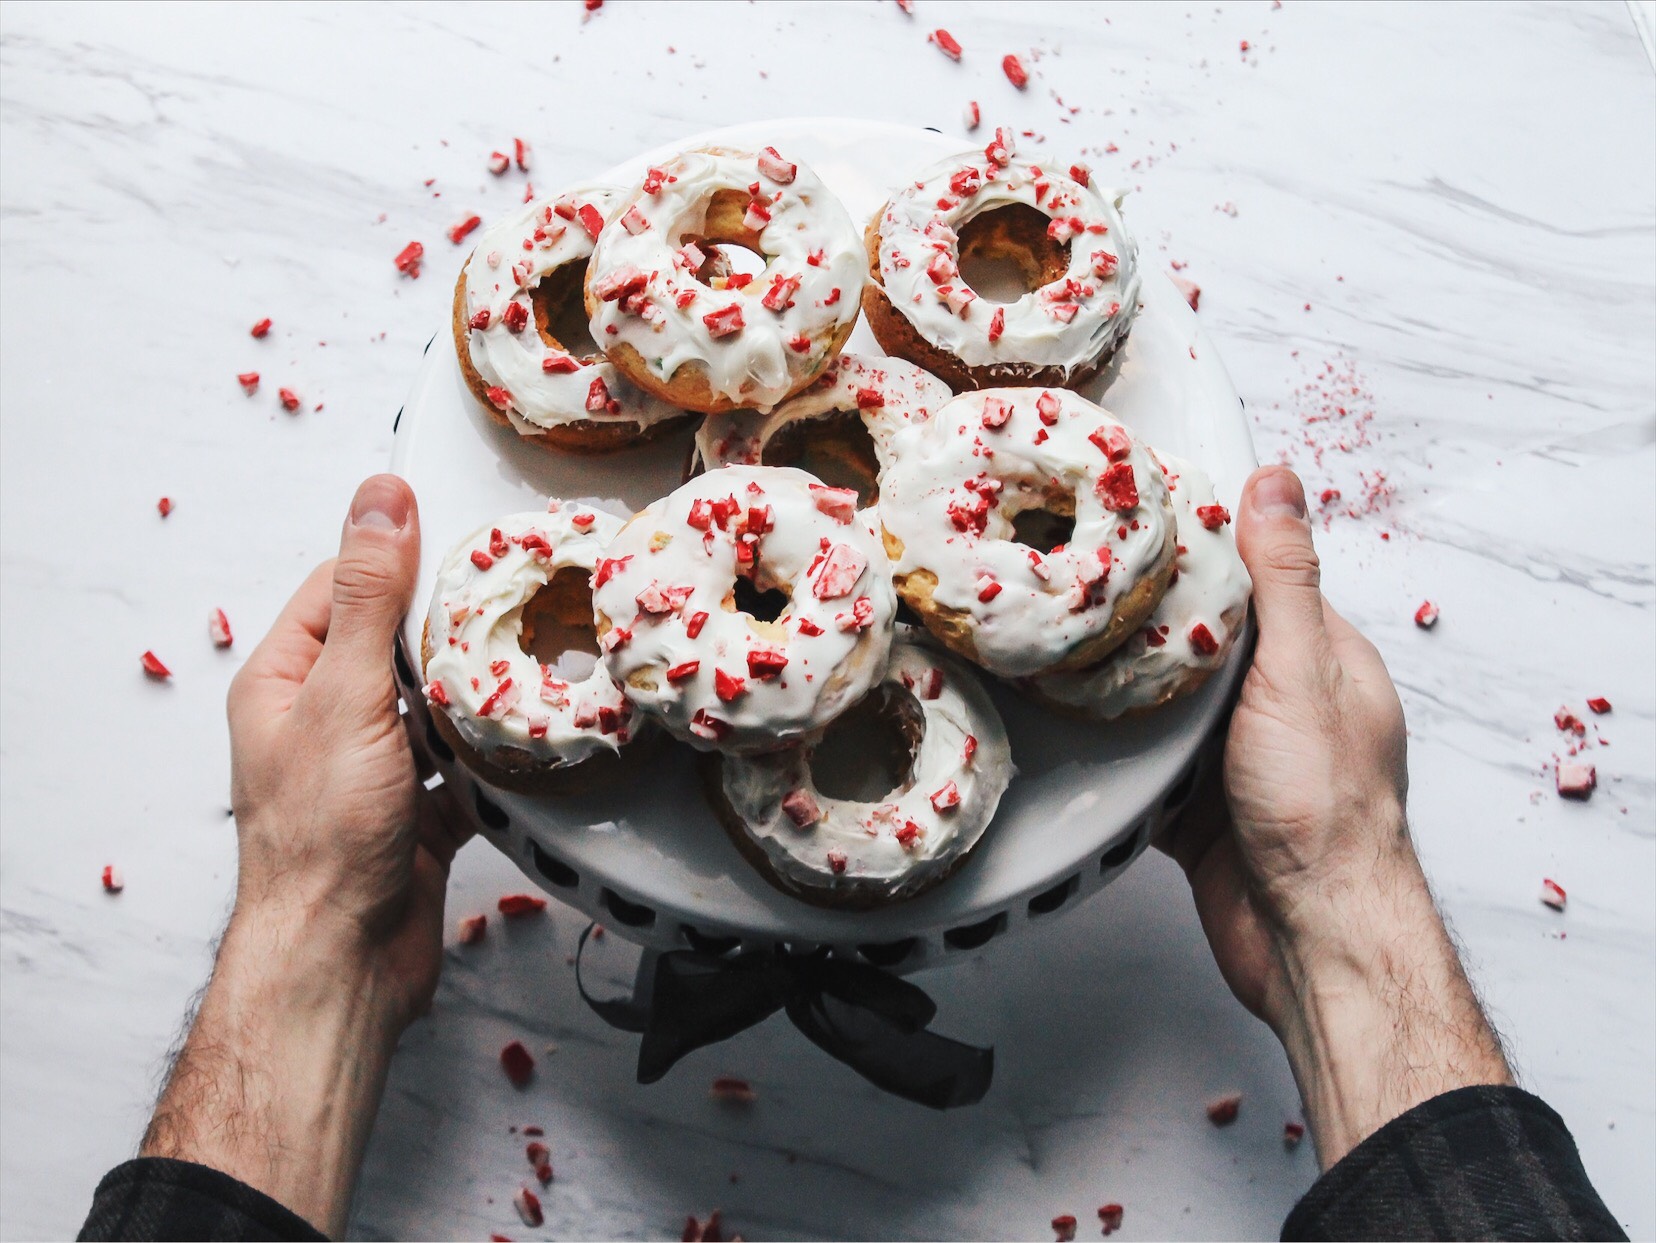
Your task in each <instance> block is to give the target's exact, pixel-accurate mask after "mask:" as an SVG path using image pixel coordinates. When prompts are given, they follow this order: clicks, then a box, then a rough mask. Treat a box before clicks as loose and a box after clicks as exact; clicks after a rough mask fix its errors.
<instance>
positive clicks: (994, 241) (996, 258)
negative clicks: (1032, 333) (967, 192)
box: [956, 203, 1070, 303]
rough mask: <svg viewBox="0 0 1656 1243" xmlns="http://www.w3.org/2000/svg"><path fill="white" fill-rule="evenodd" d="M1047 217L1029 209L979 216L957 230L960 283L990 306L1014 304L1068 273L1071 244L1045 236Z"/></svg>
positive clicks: (1021, 206)
mask: <svg viewBox="0 0 1656 1243" xmlns="http://www.w3.org/2000/svg"><path fill="white" fill-rule="evenodd" d="M1050 223H1051V221H1050V220H1049V218H1048V217H1047V215H1046V213H1045V212H1043V211H1040V210H1038V209H1036V208H1034V207H1030V206H1029V205H1028V204H1026V203H1008V204H1007V205H1006V206H1004V207H992V208H990V209H989V210H988V211H985V212H980V213H979V214H978V215H976V216H973V217H972V218H971V219H970V220H968V221H966V222H965V223H964V224H962V225H961V226H960V228H959V229H957V230H956V235H957V236H958V237H959V238H960V279H961V280H963V281H965V282H966V284H968V285H970V286H971V288H972V292H973V293H975V294H977V295H978V297H980V298H982V299H983V300H984V301H986V302H1000V303H1007V302H1016V301H1017V300H1018V299H1019V298H1022V297H1023V296H1024V295H1025V294H1028V293H1033V292H1034V291H1035V290H1037V289H1039V288H1041V286H1043V285H1049V284H1051V283H1052V282H1053V281H1056V280H1061V279H1062V278H1063V276H1064V273H1065V272H1067V271H1069V264H1070V248H1069V243H1068V242H1058V241H1054V240H1053V239H1052V238H1050V237H1048V236H1047V225H1048V224H1050Z"/></svg>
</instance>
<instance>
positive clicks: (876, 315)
mask: <svg viewBox="0 0 1656 1243" xmlns="http://www.w3.org/2000/svg"><path fill="white" fill-rule="evenodd" d="M1121 199H1122V196H1121V195H1120V194H1117V193H1115V192H1114V191H1107V190H1102V189H1100V188H1099V187H1097V186H1095V185H1094V184H1093V181H1092V175H1091V173H1090V172H1088V171H1087V168H1086V166H1085V165H1083V164H1075V165H1071V166H1070V168H1069V169H1068V170H1065V169H1063V168H1061V167H1055V166H1052V165H1047V164H1034V163H1031V162H1029V161H1027V160H1020V159H1017V158H1015V157H1014V156H1013V153H1012V136H1011V134H1010V133H1009V132H1008V131H1006V130H1004V129H1001V130H996V131H995V139H994V140H993V141H992V142H990V144H989V146H988V147H987V148H986V149H985V150H984V151H981V152H972V153H969V154H966V155H960V156H956V157H954V158H952V159H948V160H944V161H943V162H942V163H940V164H936V165H933V166H932V167H931V168H930V169H928V170H927V171H926V172H925V173H923V174H922V175H921V176H920V178H919V180H917V181H916V182H915V183H914V184H913V185H911V186H909V187H908V188H907V189H906V190H904V191H903V192H902V193H901V194H898V195H897V196H895V197H894V198H893V199H892V200H891V201H890V202H888V203H887V204H886V205H885V206H884V207H882V208H881V209H880V210H879V212H877V213H876V214H875V216H874V219H873V221H872V222H871V223H870V224H869V226H868V229H867V232H866V234H865V236H864V241H865V244H866V247H867V261H868V268H869V275H870V280H869V282H868V285H867V287H866V288H865V290H864V292H863V310H864V312H865V313H866V314H867V316H868V323H869V327H871V328H872V329H873V330H874V336H875V338H876V339H877V340H878V341H879V343H880V345H881V346H882V347H883V348H884V349H885V351H886V352H887V353H888V354H895V355H896V356H897V357H899V358H906V359H908V360H909V361H910V362H912V363H917V364H919V365H920V366H922V367H924V368H926V370H928V371H930V372H933V373H934V374H936V375H939V376H941V377H942V378H943V379H944V380H946V381H947V382H948V383H949V385H950V386H951V387H952V388H954V390H955V391H956V392H962V391H965V390H968V389H980V388H992V387H995V386H997V385H1008V384H1015V385H1025V384H1028V385H1062V386H1066V387H1074V386H1075V385H1078V384H1080V383H1081V382H1082V381H1084V380H1086V379H1087V378H1088V377H1089V376H1091V375H1092V374H1093V373H1094V372H1096V371H1097V370H1098V369H1099V368H1100V367H1102V366H1103V365H1104V363H1105V362H1107V361H1108V360H1109V357H1110V355H1111V354H1112V353H1114V352H1115V350H1116V348H1117V347H1118V346H1120V344H1121V342H1122V341H1123V340H1125V339H1126V336H1127V331H1128V328H1129V327H1130V326H1131V324H1132V321H1133V316H1134V315H1135V314H1136V313H1137V311H1138V297H1139V273H1138V247H1137V245H1136V244H1135V243H1134V241H1133V239H1132V237H1131V236H1130V235H1129V234H1128V232H1127V229H1126V226H1125V225H1124V224H1123V223H1122V219H1121V210H1120V208H1121ZM962 256H965V257H967V258H968V259H971V258H982V259H1004V260H1011V261H1013V262H1014V263H1016V264H1017V266H1018V267H1019V269H1020V270H1021V272H1022V274H1023V277H1024V281H1025V283H1026V284H1027V285H1028V287H1029V290H1030V292H1028V293H1025V294H1024V295H1023V296H1022V297H1020V298H1019V299H1018V300H1017V301H1015V302H1008V303H1004V304H1002V303H996V302H992V301H990V300H989V299H987V298H984V297H981V296H979V294H978V291H977V290H975V289H973V288H972V286H971V285H970V284H969V283H968V282H967V281H966V280H965V279H964V278H963V277H962V276H961V273H960V263H961V258H962Z"/></svg>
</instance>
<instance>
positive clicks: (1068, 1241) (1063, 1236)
mask: <svg viewBox="0 0 1656 1243" xmlns="http://www.w3.org/2000/svg"><path fill="white" fill-rule="evenodd" d="M1008 59H1011V58H1010V57H1008ZM1052 1233H1053V1234H1054V1236H1056V1238H1057V1240H1058V1243H1073V1240H1074V1238H1075V1214H1073V1213H1061V1214H1059V1215H1058V1216H1057V1217H1054V1218H1053V1219H1052Z"/></svg>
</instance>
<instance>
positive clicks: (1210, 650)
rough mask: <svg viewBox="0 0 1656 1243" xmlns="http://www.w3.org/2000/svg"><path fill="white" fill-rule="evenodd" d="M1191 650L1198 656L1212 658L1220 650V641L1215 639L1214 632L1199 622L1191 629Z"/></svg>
mask: <svg viewBox="0 0 1656 1243" xmlns="http://www.w3.org/2000/svg"><path fill="white" fill-rule="evenodd" d="M1190 649H1191V651H1193V652H1195V653H1196V654H1197V655H1198V656H1212V655H1213V654H1214V653H1216V652H1217V651H1218V650H1219V640H1217V639H1215V638H1214V637H1213V631H1211V630H1209V629H1208V628H1207V627H1206V626H1204V625H1203V624H1202V623H1201V622H1197V623H1196V624H1195V625H1194V626H1192V627H1191V628H1190Z"/></svg>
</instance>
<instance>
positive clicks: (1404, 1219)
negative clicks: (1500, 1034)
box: [1282, 1087, 1627, 1239]
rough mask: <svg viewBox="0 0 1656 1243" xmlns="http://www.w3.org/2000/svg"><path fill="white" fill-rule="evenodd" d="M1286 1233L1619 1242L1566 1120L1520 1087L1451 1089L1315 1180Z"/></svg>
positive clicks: (1315, 1236)
mask: <svg viewBox="0 0 1656 1243" xmlns="http://www.w3.org/2000/svg"><path fill="white" fill-rule="evenodd" d="M1282 1237H1283V1238H1284V1239H1625V1238H1626V1237H1627V1236H1626V1235H1625V1234H1624V1233H1622V1229H1621V1226H1620V1225H1619V1224H1618V1223H1617V1221H1616V1219H1615V1218H1614V1217H1613V1216H1611V1214H1610V1210H1609V1209H1607V1208H1605V1207H1604V1201H1603V1200H1601V1199H1599V1195H1598V1192H1596V1191H1595V1190H1593V1184H1592V1183H1591V1182H1590V1181H1588V1178H1587V1171H1586V1170H1585V1169H1583V1168H1582V1165H1581V1155H1580V1154H1579V1153H1578V1152H1576V1146H1575V1140H1573V1139H1572V1138H1571V1137H1570V1132H1569V1130H1568V1129H1567V1128H1566V1127H1565V1126H1564V1120H1563V1119H1562V1118H1560V1117H1559V1116H1558V1115H1557V1114H1556V1113H1554V1112H1553V1111H1552V1109H1550V1108H1549V1107H1548V1106H1547V1104H1546V1102H1545V1101H1543V1100H1541V1099H1540V1098H1539V1097H1536V1096H1532V1095H1530V1094H1529V1093H1528V1092H1525V1091H1523V1090H1521V1089H1519V1088H1506V1087H1477V1088H1458V1089H1456V1090H1455V1091H1453V1092H1445V1093H1444V1094H1443V1095H1442V1096H1437V1097H1434V1098H1433V1099H1431V1100H1429V1101H1426V1102H1425V1103H1423V1104H1420V1105H1417V1106H1415V1108H1413V1109H1411V1110H1409V1112H1408V1113H1406V1114H1404V1115H1402V1116H1401V1117H1399V1118H1394V1119H1392V1120H1391V1121H1390V1122H1388V1123H1386V1125H1385V1126H1383V1127H1381V1128H1380V1129H1379V1130H1378V1131H1376V1132H1375V1133H1374V1134H1373V1135H1370V1136H1369V1137H1368V1138H1367V1139H1365V1140H1364V1141H1363V1142H1362V1143H1360V1144H1358V1145H1357V1147H1355V1148H1353V1149H1352V1150H1351V1151H1350V1152H1349V1153H1347V1154H1346V1155H1345V1156H1344V1157H1342V1158H1341V1159H1340V1160H1339V1161H1338V1162H1336V1163H1335V1164H1334V1166H1333V1167H1332V1168H1331V1169H1329V1170H1328V1171H1327V1172H1326V1173H1325V1174H1324V1175H1323V1176H1322V1177H1321V1178H1319V1179H1318V1180H1317V1181H1316V1182H1315V1183H1313V1184H1312V1186H1311V1190H1310V1191H1308V1192H1306V1193H1305V1198H1304V1199H1302V1200H1301V1201H1300V1202H1299V1203H1298V1204H1296V1205H1295V1206H1294V1211H1293V1212H1291V1213H1289V1214H1288V1220H1287V1221H1286V1222H1284V1223H1283V1225H1282Z"/></svg>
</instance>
